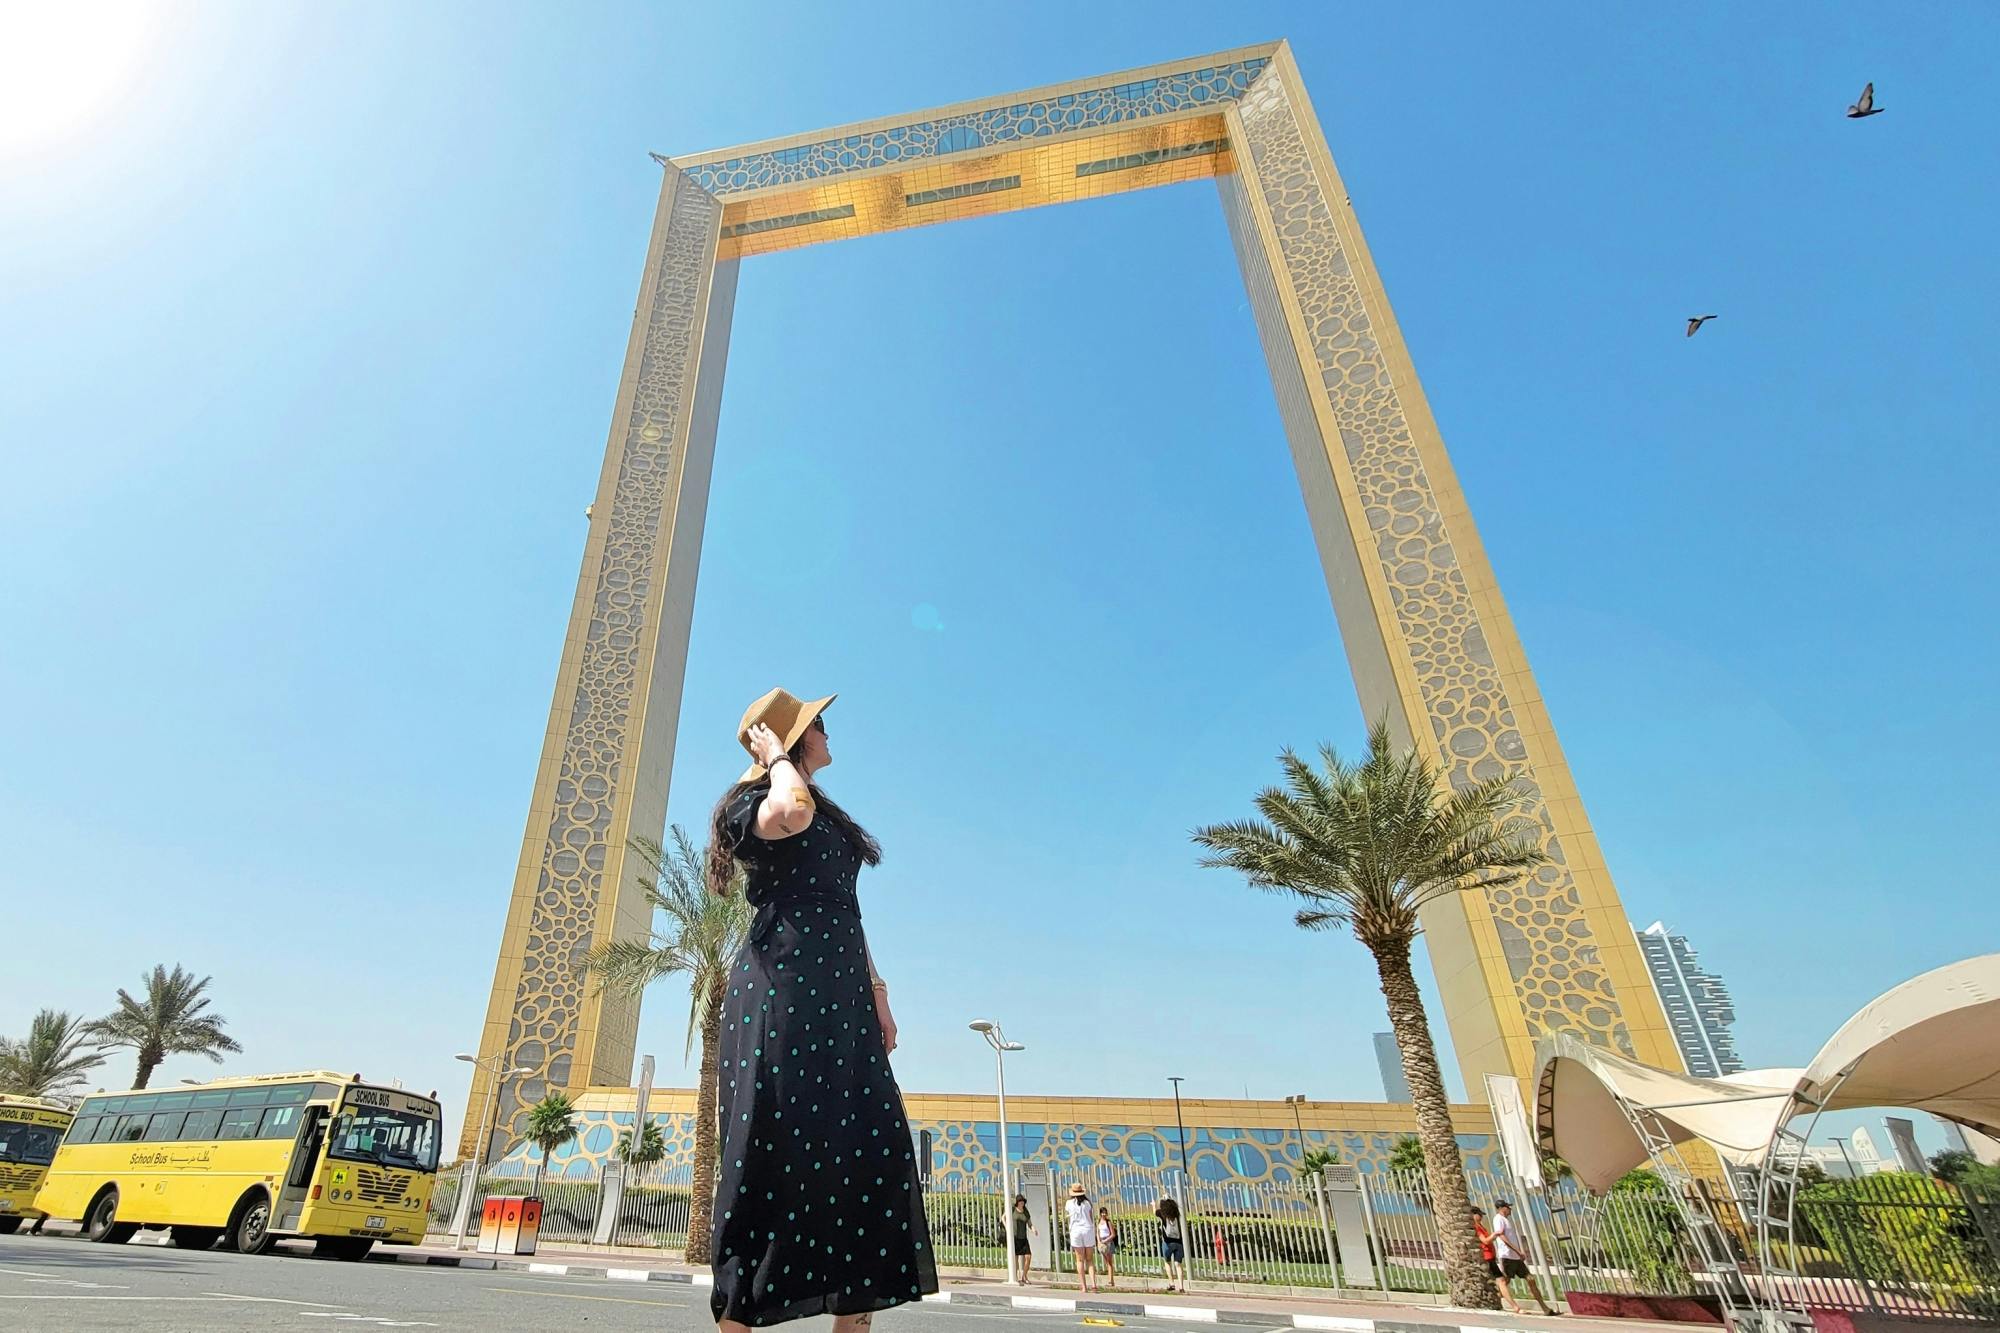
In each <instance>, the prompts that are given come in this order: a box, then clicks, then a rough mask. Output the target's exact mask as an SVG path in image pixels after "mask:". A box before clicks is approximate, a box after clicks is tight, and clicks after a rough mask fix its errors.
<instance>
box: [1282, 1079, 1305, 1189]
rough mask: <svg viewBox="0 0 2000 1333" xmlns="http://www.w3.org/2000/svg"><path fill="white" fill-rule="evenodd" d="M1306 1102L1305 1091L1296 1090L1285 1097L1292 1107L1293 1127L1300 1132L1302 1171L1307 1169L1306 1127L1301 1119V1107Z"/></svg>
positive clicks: (1300, 1166)
mask: <svg viewBox="0 0 2000 1333" xmlns="http://www.w3.org/2000/svg"><path fill="white" fill-rule="evenodd" d="M1305 1104H1306V1095H1305V1094H1304V1093H1303V1092H1295V1093H1293V1094H1292V1095H1291V1096H1289V1097H1287V1098H1285V1105H1287V1106H1289V1107H1291V1108H1292V1128H1294V1129H1296V1130H1297V1131H1298V1132H1299V1170H1300V1172H1301V1173H1303V1172H1304V1171H1305V1169H1306V1127H1305V1123H1304V1122H1303V1121H1301V1120H1300V1119H1299V1108H1300V1107H1301V1106H1304V1105H1305Z"/></svg>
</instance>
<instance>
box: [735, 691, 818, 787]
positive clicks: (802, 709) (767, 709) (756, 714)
mask: <svg viewBox="0 0 2000 1333" xmlns="http://www.w3.org/2000/svg"><path fill="white" fill-rule="evenodd" d="M839 697H840V696H839V695H837V694H829V695H827V696H826V698H824V699H815V700H813V701H812V702H811V703H807V702H805V701H804V700H802V699H800V698H799V697H798V696H797V695H794V694H790V693H788V692H786V691H784V690H772V691H771V692H770V693H768V694H765V695H763V696H761V697H760V698H759V699H758V700H757V702H756V703H754V704H751V705H750V706H749V707H748V708H746V709H744V710H743V720H742V721H741V722H739V723H737V724H736V740H737V743H738V744H740V745H742V747H743V748H744V749H745V750H749V749H750V728H752V727H754V726H756V725H757V724H758V723H759V722H761V723H763V724H764V725H765V726H767V727H769V728H770V729H771V730H772V731H775V732H777V733H778V739H779V740H781V741H783V742H784V743H785V748H786V749H787V750H789V749H791V748H792V747H793V746H795V745H797V744H798V743H799V738H800V737H801V736H803V735H805V734H806V728H807V727H810V726H811V725H812V723H813V719H814V718H816V717H818V716H819V715H820V714H821V713H823V712H825V711H826V706H827V705H828V704H830V703H832V702H833V701H834V700H835V699H837V698H839ZM750 757H751V758H753V759H754V758H756V757H757V756H756V752H755V751H754V750H752V751H751V754H750ZM763 776H764V766H763V765H762V764H752V765H750V767H748V768H746V769H744V770H743V776H742V777H740V778H738V779H736V780H737V781H738V782H755V781H756V780H757V779H758V778H761V777H763Z"/></svg>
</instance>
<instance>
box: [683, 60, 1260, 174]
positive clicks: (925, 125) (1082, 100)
mask: <svg viewBox="0 0 2000 1333" xmlns="http://www.w3.org/2000/svg"><path fill="white" fill-rule="evenodd" d="M1267 63H1268V61H1266V60H1265V59H1264V58H1263V57H1261V56H1260V57H1257V58H1254V59H1251V60H1236V61H1230V62H1229V63H1227V64H1222V65H1209V66H1204V67H1202V68H1200V69H1190V70H1182V71H1178V72H1176V73H1172V74H1162V75H1160V76H1158V77H1157V78H1151V79H1143V80H1141V81H1139V82H1137V83H1119V84H1109V85H1106V86H1105V87H1102V88H1092V89H1089V90H1087V91H1085V92H1080V93H1070V94H1066V95H1064V96H1061V97H1049V98H1042V99H1039V100H1036V101H1031V102H1017V103H1015V104H1014V105H1012V106H1005V107H989V108H987V109H985V110H983V111H972V112H968V113H966V114H964V115H960V116H944V117H941V118H939V119H936V120H920V121H915V122H912V123H911V124H908V125H898V126H896V127H894V128H892V129H887V130H880V131H876V132H874V133H871V134H849V135H843V136H841V137H840V138H836V139H825V140H822V141H820V142H819V143H814V144H803V145H800V146H799V147H796V148H781V149H777V150H775V151H771V152H762V153H748V154H745V155H744V156H742V157H732V158H730V159H729V160H727V161H725V162H701V163H694V164H692V165H690V166H688V167H687V168H686V171H687V173H688V175H689V177H690V178H692V179H693V180H694V182H695V183H696V184H698V185H700V186H701V187H702V188H703V189H704V190H708V191H709V192H711V193H713V194H716V195H727V194H733V193H737V192H739V191H743V190H756V189H762V188H763V187H765V186H768V185H797V184H800V183H802V182H806V181H816V180H823V179H825V178H827V177H829V176H842V175H846V174H848V173H849V172H854V171H865V170H867V169H868V168H870V167H879V166H889V165H893V164H896V163H902V164H906V165H907V164H910V163H914V162H920V161H922V160H923V159H925V158H931V157H943V156H945V155H946V154H949V153H964V152H970V151H972V150H973V149H976V148H992V147H995V146H1004V145H1008V144H1018V143H1019V142H1020V141H1022V140H1025V139H1038V138H1043V137H1046V136H1048V135H1051V134H1063V133H1067V132H1069V131H1071V130H1081V129H1091V128H1096V127H1099V126H1105V125H1117V124H1119V123H1121V122H1123V121H1128V120H1143V119H1145V118H1147V117H1149V116H1158V115H1164V114H1167V113H1169V112H1174V111H1184V110H1187V109H1188V108H1190V107H1200V106H1210V105H1216V104H1220V103H1222V102H1226V101H1229V100H1231V99H1233V98H1237V97H1241V96H1242V95H1243V94H1244V92H1246V91H1247V90H1248V89H1249V87H1250V85H1251V84H1252V82H1254V81H1255V79H1256V77H1257V73H1258V71H1260V70H1261V69H1263V68H1264V66H1265V65H1266V64H1267Z"/></svg>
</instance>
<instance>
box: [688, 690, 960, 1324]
mask: <svg viewBox="0 0 2000 1333" xmlns="http://www.w3.org/2000/svg"><path fill="white" fill-rule="evenodd" d="M832 702H833V700H832V698H831V697H828V698H825V699H820V700H817V701H815V702H812V703H805V702H802V701H801V700H799V699H797V698H795V697H793V696H792V695H790V694H787V693H786V692H785V691H783V690H772V691H771V692H770V693H769V694H766V695H765V696H764V697H763V698H761V699H759V700H757V702H756V703H754V704H752V705H750V708H749V711H747V712H746V713H744V715H743V721H742V723H741V724H740V725H739V726H738V728H737V733H736V738H737V740H738V741H739V742H741V743H742V745H743V748H744V749H746V750H748V751H749V752H750V757H751V758H752V759H753V760H754V761H755V762H754V763H752V764H751V766H750V769H749V771H748V772H746V773H744V774H743V776H742V777H741V778H739V779H737V781H736V782H735V784H734V785H732V786H731V787H730V788H729V790H728V791H726V792H724V793H723V795H722V799H721V800H720V801H719V802H717V803H716V807H715V814H714V817H713V819H712V820H711V824H710V829H709V846H708V864H707V872H708V888H709V891H710V892H712V893H718V894H720V893H728V892H730V890H731V887H732V885H733V883H734V881H735V878H736V875H737V872H738V869H739V867H740V869H741V870H742V872H743V874H744V882H745V892H746V894H747V896H748V898H749V901H750V905H751V906H752V907H754V908H756V916H755V917H754V919H753V920H752V922H751V925H750V932H749V935H748V936H747V938H746V939H745V942H744V945H743V949H742V952H741V953H739V954H738V955H737V957H736V960H735V962H734V963H733V964H732V965H731V968H730V973H729V993H728V995H727V996H726V997H725V998H724V1000H723V1021H722V1028H723V1031H722V1041H721V1043H720V1051H719V1052H718V1057H717V1058H718V1065H717V1072H718V1075H719V1077H720V1080H721V1086H720V1089H719V1092H720V1096H719V1098H718V1101H719V1103H720V1108H719V1109H720V1111H721V1117H722V1123H721V1131H722V1132H721V1142H720V1144H719V1145H718V1154H717V1156H718V1163H719V1169H718V1170H717V1173H716V1175H717V1181H716V1191H715V1216H716V1229H715V1239H714V1245H715V1254H714V1271H715V1289H714V1291H713V1292H712V1293H711V1296H710V1302H709V1304H710V1309H711V1310H712V1312H713V1313H714V1315H715V1318H716V1321H717V1323H718V1324H720V1325H721V1329H722V1333H749V1327H750V1326H751V1325H753V1324H755V1325H765V1324H777V1323H782V1322H784V1321H786V1320H789V1319H799V1318H804V1317H806V1316H809V1315H818V1314H830V1315H833V1316H834V1329H835V1333H859V1331H860V1330H861V1329H863V1328H866V1327H867V1325H868V1324H869V1322H870V1321H871V1320H872V1319H873V1317H874V1312H875V1311H877V1310H882V1309H887V1308H888V1307H890V1306H893V1305H901V1304H903V1303H904V1302H906V1301H914V1300H918V1299H920V1298H922V1297H923V1296H924V1295H926V1294H928V1293H930V1292H934V1291H936V1290H937V1289H938V1281H937V1264H936V1261H935V1259H934V1258H933V1256H932V1254H931V1250H930V1231H929V1228H928V1226H927V1225H926V1224H925V1220H924V1203H923V1194H922V1192H921V1190H920V1189H919V1187H918V1182H917V1163H916V1153H915V1151H914V1148H913V1147H912V1145H911V1142H910V1130H909V1124H908V1118H907V1117H906V1116H905V1114H904V1111H903V1094H902V1092H901V1090H900V1089H899V1088H898V1087H897V1086H896V1078H895V1075H894V1074H893V1073H891V1072H890V1069H889V1054H890V1052H892V1051H894V1050H895V1049H896V1020H895V1018H894V1016H893V1015H892V1014H891V1013H890V1011H889V987H888V983H887V982H885V981H883V980H882V977H881V975H880V973H878V972H877V971H876V969H875V961H874V959H873V957H872V956H871V955H870V954H869V950H868V941H867V938H866V937H865V936H864V935H863V934H862V932H861V908H860V903H859V900H858V899H857V898H856V896H855V879H856V877H857V875H858V874H859V873H860V870H861V867H862V866H864V865H869V866H872V865H874V864H876V863H877V862H878V861H880V860H881V859H882V849H881V847H880V846H879V845H877V843H876V842H875V840H874V839H873V838H871V837H870V836H868V833H867V832H866V830H864V829H863V828H862V827H861V826H860V825H859V824H857V823H856V822H855V821H854V819H853V817H852V816H850V815H849V814H848V813H847V812H846V811H845V810H843V809H841V808H840V806H838V805H837V804H835V803H834V801H833V798H832V797H830V796H828V795H827V794H826V793H825V792H824V791H822V790H821V789H820V787H819V785H818V783H816V782H815V781H814V780H813V779H814V776H815V774H817V773H818V771H819V770H821V769H823V768H825V767H826V766H827V765H828V764H830V763H831V762H833V753H832V751H831V750H830V749H829V748H828V742H827V731H826V719H825V710H826V706H827V705H828V704H830V703H832Z"/></svg>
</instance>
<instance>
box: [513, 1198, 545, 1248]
mask: <svg viewBox="0 0 2000 1333" xmlns="http://www.w3.org/2000/svg"><path fill="white" fill-rule="evenodd" d="M541 1238H542V1201H541V1200H540V1199H523V1200H521V1220H520V1222H519V1223H518V1224H517V1225H516V1227H515V1231H514V1253H516V1254H533V1253H534V1252H535V1245H536V1243H537V1242H538V1241H540V1240H541Z"/></svg>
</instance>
